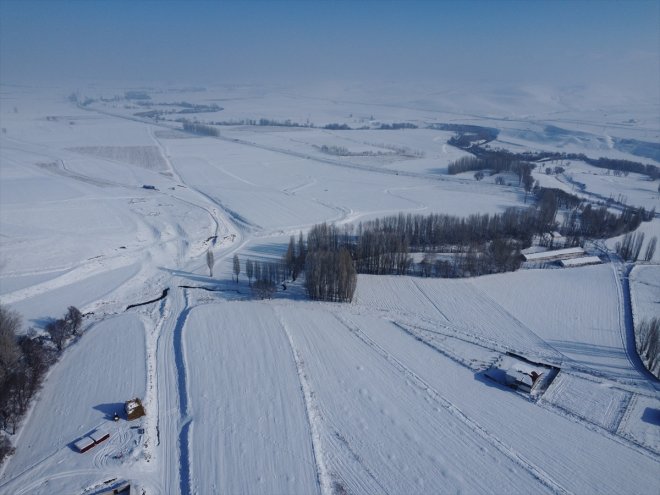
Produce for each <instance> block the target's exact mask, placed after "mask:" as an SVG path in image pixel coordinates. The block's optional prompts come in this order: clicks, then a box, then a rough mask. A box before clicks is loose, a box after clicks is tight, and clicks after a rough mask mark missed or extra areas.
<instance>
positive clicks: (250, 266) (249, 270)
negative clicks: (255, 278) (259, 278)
mask: <svg viewBox="0 0 660 495" xmlns="http://www.w3.org/2000/svg"><path fill="white" fill-rule="evenodd" d="M245 274H246V275H247V278H248V284H250V287H252V275H253V274H254V263H253V262H252V260H251V259H248V260H247V261H246V262H245Z"/></svg>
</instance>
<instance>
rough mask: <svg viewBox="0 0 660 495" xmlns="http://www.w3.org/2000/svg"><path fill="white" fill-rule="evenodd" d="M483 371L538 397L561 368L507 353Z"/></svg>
mask: <svg viewBox="0 0 660 495" xmlns="http://www.w3.org/2000/svg"><path fill="white" fill-rule="evenodd" d="M483 373H484V375H485V376H486V377H487V378H489V379H490V380H493V381H494V382H496V383H499V384H501V385H505V386H507V387H509V388H512V389H514V390H517V391H519V392H523V393H526V394H529V395H530V396H531V397H532V398H534V399H536V398H538V397H540V396H541V395H542V394H543V392H545V390H546V389H547V388H548V386H549V385H550V383H551V382H552V380H554V378H555V376H557V373H559V368H556V367H554V366H551V365H548V364H541V363H535V362H533V361H529V360H527V359H525V358H524V357H522V356H518V355H516V354H513V353H507V354H506V355H502V356H500V357H499V358H498V359H497V361H496V362H495V363H493V365H492V366H491V367H490V368H488V369H487V370H485V371H484V372H483Z"/></svg>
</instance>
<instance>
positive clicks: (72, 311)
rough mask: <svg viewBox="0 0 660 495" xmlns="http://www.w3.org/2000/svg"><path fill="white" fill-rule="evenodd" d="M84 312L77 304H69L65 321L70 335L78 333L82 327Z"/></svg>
mask: <svg viewBox="0 0 660 495" xmlns="http://www.w3.org/2000/svg"><path fill="white" fill-rule="evenodd" d="M82 318H83V317H82V313H81V312H80V310H79V309H78V308H76V307H75V306H69V307H68V309H67V312H66V315H64V321H65V323H66V329H67V333H69V334H70V335H74V336H76V335H78V332H79V331H80V327H81V326H82Z"/></svg>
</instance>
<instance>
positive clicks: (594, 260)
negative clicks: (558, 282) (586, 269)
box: [559, 256, 602, 268]
mask: <svg viewBox="0 0 660 495" xmlns="http://www.w3.org/2000/svg"><path fill="white" fill-rule="evenodd" d="M600 263H602V260H601V259H600V258H599V257H598V256H582V257H581V258H572V259H569V260H560V261H559V264H560V265H561V266H563V267H564V268H572V267H576V266H586V265H598V264H600Z"/></svg>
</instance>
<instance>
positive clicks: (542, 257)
mask: <svg viewBox="0 0 660 495" xmlns="http://www.w3.org/2000/svg"><path fill="white" fill-rule="evenodd" d="M583 254H584V249H582V248H581V247H572V248H566V249H555V250H552V251H543V252H540V253H529V254H523V258H524V259H525V261H556V260H562V259H568V258H576V257H578V256H582V255H583Z"/></svg>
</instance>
